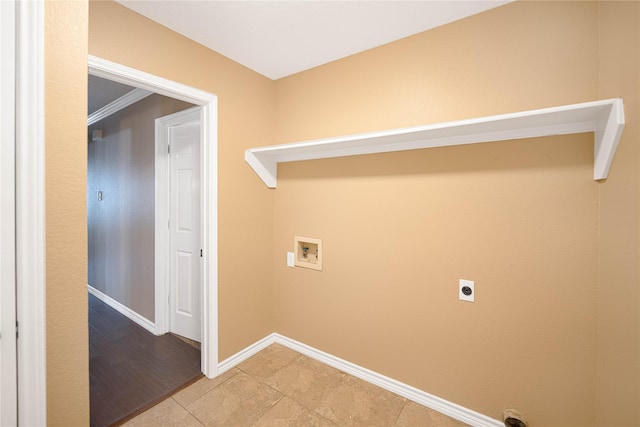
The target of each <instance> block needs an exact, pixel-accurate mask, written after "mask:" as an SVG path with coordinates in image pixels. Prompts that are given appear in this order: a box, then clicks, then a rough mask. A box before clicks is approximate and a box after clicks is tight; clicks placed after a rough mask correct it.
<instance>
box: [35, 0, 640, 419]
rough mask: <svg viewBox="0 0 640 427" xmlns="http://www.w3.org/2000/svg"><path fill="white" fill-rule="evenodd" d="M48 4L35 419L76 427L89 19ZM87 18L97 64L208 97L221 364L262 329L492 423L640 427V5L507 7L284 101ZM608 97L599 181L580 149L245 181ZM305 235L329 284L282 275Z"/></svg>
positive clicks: (551, 145)
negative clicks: (414, 128)
mask: <svg viewBox="0 0 640 427" xmlns="http://www.w3.org/2000/svg"><path fill="white" fill-rule="evenodd" d="M46 4H47V6H46V15H45V20H46V21H45V22H46V40H45V41H46V55H47V56H46V67H47V68H46V96H47V106H46V132H47V136H46V149H47V153H46V180H47V182H46V191H47V196H46V197H47V199H46V203H47V207H46V209H47V211H46V214H47V222H46V226H47V236H46V237H47V267H46V268H47V269H46V272H47V344H48V349H47V393H48V397H47V399H48V400H47V403H48V408H47V409H48V416H49V419H48V421H49V424H51V425H87V424H88V417H89V414H88V411H89V394H88V357H87V356H88V354H87V351H85V350H86V349H87V317H86V274H87V272H86V263H87V258H86V252H87V251H86V249H87V248H86V237H87V236H86V229H85V228H84V227H78V226H77V224H78V223H83V222H84V221H86V217H85V215H86V200H85V191H86V187H85V180H86V175H85V174H86V151H85V150H86V133H85V132H86V122H85V117H86V53H87V45H86V35H87V31H88V30H87V25H86V24H87V17H86V14H87V5H86V3H84V2H81V1H77V2H47V3H46ZM626 8H629V9H626ZM89 14H90V19H89V22H90V30H89V47H88V50H89V53H91V54H93V55H96V56H99V57H102V58H105V59H109V60H112V61H115V62H119V63H122V64H124V65H128V66H131V67H134V68H138V69H141V70H143V71H147V72H151V73H153V74H156V75H160V76H162V77H166V78H169V79H173V80H176V81H179V82H181V83H185V84H189V85H192V86H194V87H198V88H200V89H204V90H208V91H211V92H213V93H216V94H217V95H218V96H219V103H220V114H219V120H220V130H219V138H220V148H219V156H220V162H219V178H220V188H219V191H220V196H219V215H220V218H219V226H220V244H219V249H220V271H219V281H220V292H219V294H220V301H219V309H220V357H221V359H224V358H225V357H228V356H229V355H231V354H233V353H234V352H236V351H238V350H240V349H242V348H243V347H244V346H246V345H248V344H251V343H253V342H254V341H256V340H257V339H259V338H261V337H263V336H264V335H266V334H268V333H269V332H271V331H273V330H275V331H277V332H280V333H283V334H285V335H288V336H290V337H291V338H295V339H298V340H300V341H303V342H305V343H307V344H310V345H313V346H315V347H318V348H320V349H323V350H325V351H328V352H330V353H333V354H335V355H337V356H340V357H343V358H345V359H347V360H351V361H353V362H355V363H358V364H361V365H363V366H366V367H368V368H371V369H373V370H376V371H378V372H381V373H384V374H387V375H389V376H391V377H393V378H396V379H398V380H400V381H403V382H406V383H408V384H412V385H414V386H417V387H419V388H421V389H423V390H426V391H428V392H431V393H434V394H436V395H438V396H441V397H443V398H446V399H449V400H452V401H454V402H456V403H459V404H461V405H464V406H467V407H470V408H472V409H475V410H477V411H480V412H482V413H485V414H487V415H489V416H492V417H496V418H498V417H499V415H500V411H501V410H502V409H503V408H504V407H506V406H513V407H517V408H520V409H521V410H523V411H524V412H526V413H527V414H528V415H529V417H530V420H531V424H532V425H544V426H556V425H562V426H571V425H576V426H577V425H580V426H591V425H596V418H598V424H599V425H601V426H615V425H624V424H623V423H626V421H630V422H629V424H630V425H637V424H640V423H639V422H638V421H639V418H640V417H639V416H638V413H637V402H638V400H639V396H638V361H639V360H640V357H639V353H640V352H639V349H638V330H639V329H640V311H639V309H638V307H639V304H638V303H639V302H640V301H638V299H639V297H638V275H639V274H640V268H639V266H638V256H637V252H638V238H639V237H640V233H639V230H638V218H639V215H638V214H639V212H638V198H639V197H640V191H638V190H639V189H638V186H639V183H638V176H637V170H638V162H639V161H640V156H638V145H637V139H638V131H637V120H638V108H637V103H638V95H639V94H638V84H640V82H639V81H638V72H637V67H638V65H637V61H638V49H637V43H638V35H637V31H638V27H639V26H638V12H637V4H631V5H619V4H612V5H606V6H601V5H599V4H598V3H594V2H570V3H555V2H554V3H551V2H538V3H528V2H518V3H515V4H511V5H508V6H505V7H501V8H498V9H495V10H493V11H490V12H487V13H485V14H482V15H479V16H476V17H472V18H469V19H466V20H464V21H460V22H458V23H454V24H452V25H448V26H445V27H441V28H438V29H436V30H433V31H430V32H427V33H424V34H420V35H417V36H414V37H410V38H408V39H405V40H402V41H399V42H396V43H392V44H389V45H386V46H383V47H381V48H378V49H374V50H371V51H368V52H365V53H363V54H360V55H356V56H353V57H350V58H346V59H344V60H342V61H338V62H336V63H334V64H329V65H327V66H323V67H318V68H316V69H314V70H310V71H307V72H304V73H301V74H298V75H296V76H292V77H290V78H286V79H283V80H280V81H277V82H276V83H275V84H274V83H273V82H271V81H269V80H268V79H265V78H263V77H261V76H258V75H257V74H255V73H253V72H252V71H250V70H248V69H246V68H243V67H241V66H239V65H238V64H235V63H233V62H232V61H230V60H228V59H226V58H224V57H222V56H220V55H217V54H215V53H212V52H210V51H208V50H207V49H205V48H203V47H202V46H200V45H197V44H195V43H193V42H190V41H188V40H187V39H185V38H182V37H179V36H177V35H175V34H174V33H172V32H170V31H169V30H167V29H165V28H163V27H160V26H158V25H157V24H154V23H152V22H151V21H148V20H146V19H144V18H142V17H140V16H138V15H136V14H134V13H132V12H130V11H128V10H127V9H125V8H123V7H121V6H119V5H117V4H115V3H113V2H91V4H90V6H89ZM616 40H623V41H624V43H622V44H620V43H615V41H616ZM634 43H636V44H634ZM634 46H635V48H634ZM167 53H171V55H168V54H167ZM599 55H600V56H599ZM605 58H612V59H614V60H615V64H618V66H611V67H609V66H608V65H607V64H608V62H606V63H605V62H604V59H605ZM634 67H636V68H635V69H634ZM634 70H635V71H634ZM621 73H622V74H621ZM608 96H624V98H625V104H626V106H627V107H626V108H627V120H628V124H627V129H626V130H625V135H624V138H623V141H622V142H621V147H620V152H619V153H618V156H617V157H616V159H615V160H614V164H613V169H612V174H611V177H610V179H609V180H607V182H605V183H600V184H598V183H595V182H593V181H592V180H591V173H592V169H591V168H592V154H591V153H592V147H591V142H590V141H591V137H590V136H579V135H578V136H571V137H562V138H544V139H531V140H524V141H507V142H500V143H488V144H482V145H478V146H469V147H451V148H443V149H433V150H427V151H416V152H412V153H397V154H385V155H376V156H365V157H360V158H352V159H349V158H345V159H338V160H324V161H316V162H300V163H294V164H290V165H285V166H283V167H282V168H281V171H280V179H279V188H278V189H277V190H275V191H269V190H267V189H266V188H265V187H264V185H263V184H262V182H261V181H260V180H259V179H258V178H257V177H256V176H255V174H254V173H253V172H252V171H251V170H250V168H248V167H247V166H246V164H244V162H243V160H242V158H243V151H244V149H245V148H247V147H253V146H258V145H267V144H271V143H280V142H290V141H297V140H303V139H307V138H320V137H327V136H334V135H341V134H346V133H354V132H360V131H371V130H378V129H385V128H392V127H400V126H408V125H417V124H424V123H432V122H438V121H443V120H451V119H459V118H465V117H475V116H480V115H487V114H497V113H504V112H510V111H515V110H522V109H529V108H538V107H545V106H552V105H560V104H566V103H573V102H580V101H588V100H593V99H597V98H599V97H608ZM274 99H275V102H274ZM634 103H635V107H634ZM634 108H635V110H634ZM634 111H635V112H634ZM634 121H635V124H634ZM634 129H635V131H634ZM274 136H275V137H274ZM621 153H623V154H622V155H621ZM274 197H275V206H274ZM274 208H275V215H274ZM274 225H275V241H274ZM298 233H299V234H306V235H309V236H314V237H321V238H324V244H325V259H324V263H325V264H324V266H325V270H324V271H323V272H320V273H319V272H314V271H311V270H302V269H287V268H285V267H284V253H285V252H286V251H288V250H291V248H292V239H293V235H294V234H298ZM247 250H251V251H253V252H252V253H253V254H255V253H262V254H264V255H265V256H264V257H263V258H259V257H255V256H254V257H252V258H251V259H252V265H251V268H247V263H246V261H245V260H246V254H247ZM599 265H600V268H598V266H599ZM274 277H275V285H274V282H273V278H274ZM459 278H467V279H472V280H475V281H476V286H477V302H476V303H474V304H468V303H462V302H458V301H457V300H456V286H457V280H458V279H459ZM274 309H275V312H276V313H277V316H274V314H273V313H274ZM596 396H597V401H596ZM630 405H631V407H632V408H635V412H634V410H630V409H629V406H630ZM596 407H597V411H596ZM623 417H624V418H623Z"/></svg>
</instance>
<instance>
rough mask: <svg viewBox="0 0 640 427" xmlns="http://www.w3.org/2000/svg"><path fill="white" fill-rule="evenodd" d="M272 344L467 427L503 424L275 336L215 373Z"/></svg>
mask: <svg viewBox="0 0 640 427" xmlns="http://www.w3.org/2000/svg"><path fill="white" fill-rule="evenodd" d="M273 343H277V344H281V345H283V346H285V347H288V348H290V349H291V350H295V351H297V352H298V353H301V354H304V355H305V356H308V357H310V358H312V359H315V360H317V361H319V362H322V363H325V364H327V365H329V366H332V367H334V368H336V369H339V370H341V371H343V372H346V373H347V374H350V375H353V376H354V377H357V378H360V379H362V380H364V381H367V382H369V383H371V384H374V385H377V386H378V387H381V388H383V389H385V390H389V391H390V392H392V393H396V394H398V395H400V396H402V397H405V398H407V399H409V400H411V401H413V402H416V403H418V404H420V405H423V406H426V407H427V408H430V409H433V410H434V411H438V412H440V413H442V414H444V415H447V416H449V417H451V418H455V419H456V420H459V421H462V422H464V423H467V424H469V425H471V426H475V427H504V423H503V422H501V421H498V420H496V419H493V418H490V417H488V416H486V415H483V414H481V413H479V412H476V411H473V410H471V409H468V408H465V407H463V406H460V405H457V404H455V403H453V402H449V401H448V400H444V399H441V398H439V397H437V396H434V395H432V394H429V393H427V392H425V391H422V390H419V389H417V388H415V387H412V386H410V385H407V384H404V383H401V382H400V381H396V380H394V379H393V378H389V377H387V376H384V375H382V374H379V373H377V372H373V371H371V370H369V369H366V368H363V367H362V366H358V365H356V364H354V363H351V362H348V361H346V360H344V359H341V358H339V357H336V356H333V355H331V354H328V353H325V352H324V351H321V350H318V349H316V348H313V347H311V346H308V345H306V344H303V343H301V342H298V341H295V340H292V339H291V338H287V337H285V336H282V335H280V334H276V333H273V334H270V335H268V336H266V337H264V338H263V339H261V340H260V341H258V342H256V343H254V344H252V345H250V346H249V347H247V348H245V349H244V350H241V351H239V352H238V353H236V354H235V355H233V356H231V357H229V358H228V359H225V360H224V361H222V362H221V363H220V364H219V366H218V373H222V372H224V371H227V370H229V369H231V368H233V367H234V366H237V365H238V364H240V363H241V362H242V361H244V360H246V359H248V358H249V357H251V356H253V355H254V354H256V353H258V352H259V351H261V350H263V349H265V348H266V347H268V346H269V345H271V344H273Z"/></svg>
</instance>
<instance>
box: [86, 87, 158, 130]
mask: <svg viewBox="0 0 640 427" xmlns="http://www.w3.org/2000/svg"><path fill="white" fill-rule="evenodd" d="M150 95H153V92H149V91H148V90H144V89H139V88H135V89H133V90H132V91H129V92H127V93H125V94H124V95H122V96H121V97H120V98H118V99H116V100H115V101H112V102H110V103H108V104H107V105H105V106H104V107H102V108H100V109H98V110H96V111H94V112H93V113H91V114H89V117H87V126H91V125H92V124H94V123H96V122H98V121H100V120H102V119H105V118H107V117H109V116H110V115H112V114H115V113H117V112H118V111H120V110H123V109H125V108H127V107H128V106H129V105H131V104H135V103H136V102H138V101H141V100H143V99H145V98H146V97H147V96H150Z"/></svg>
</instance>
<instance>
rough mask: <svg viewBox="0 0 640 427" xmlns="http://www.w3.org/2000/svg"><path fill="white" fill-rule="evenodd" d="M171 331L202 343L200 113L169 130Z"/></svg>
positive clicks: (195, 112) (197, 112) (182, 120)
mask: <svg viewBox="0 0 640 427" xmlns="http://www.w3.org/2000/svg"><path fill="white" fill-rule="evenodd" d="M168 137H169V147H170V148H169V188H170V190H169V192H170V195H169V200H170V201H169V203H170V209H169V216H170V218H169V230H170V231H169V234H170V235H169V240H170V243H169V247H170V267H169V278H170V285H169V287H170V290H169V293H170V296H169V306H170V331H171V332H174V333H176V334H178V335H181V336H184V337H187V338H189V339H192V340H195V341H198V342H200V334H201V299H202V296H201V293H202V292H201V286H200V283H201V259H202V258H201V255H202V254H201V248H202V245H201V232H200V112H199V110H194V111H193V113H192V114H188V115H183V116H181V123H178V124H175V125H173V126H171V127H170V128H169V135H168Z"/></svg>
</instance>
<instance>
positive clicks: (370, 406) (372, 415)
mask: <svg viewBox="0 0 640 427" xmlns="http://www.w3.org/2000/svg"><path fill="white" fill-rule="evenodd" d="M405 402H406V399H405V398H403V397H401V396H398V395H397V394H394V393H391V392H389V391H387V390H384V389H382V388H380V387H377V386H375V385H373V384H369V383H367V382H366V381H362V380H360V379H358V378H355V377H352V376H350V375H347V376H346V378H345V379H344V380H343V381H341V382H340V384H339V385H338V386H337V387H336V388H335V389H333V390H332V391H331V392H330V393H329V394H327V395H326V396H325V397H324V399H323V400H322V402H320V404H319V405H318V406H317V407H316V409H315V410H316V412H318V413H319V414H320V415H323V416H324V417H326V418H328V419H329V420H331V421H333V422H334V423H336V424H338V425H340V426H368V427H374V426H389V425H391V424H392V423H393V422H394V421H395V420H396V419H397V418H398V415H399V414H400V411H401V410H402V407H403V406H404V404H405Z"/></svg>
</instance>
